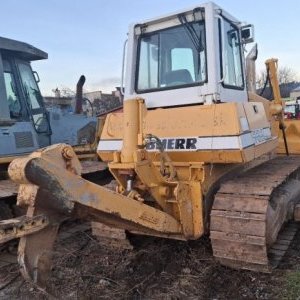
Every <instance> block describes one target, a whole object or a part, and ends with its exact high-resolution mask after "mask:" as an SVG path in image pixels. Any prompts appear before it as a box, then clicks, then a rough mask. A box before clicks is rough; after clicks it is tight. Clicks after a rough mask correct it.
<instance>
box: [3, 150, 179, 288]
mask: <svg viewBox="0 0 300 300" xmlns="http://www.w3.org/2000/svg"><path fill="white" fill-rule="evenodd" d="M66 153H67V154H68V155H66ZM79 165H80V164H79V161H78V159H77V158H76V155H75V153H74V151H73V150H72V148H71V147H69V146H67V145H63V144H60V145H55V146H51V147H48V148H45V149H43V150H41V151H40V152H36V153H33V154H32V155H31V156H30V157H28V158H23V159H17V160H15V161H13V162H12V163H11V165H10V167H9V174H10V177H11V178H12V179H13V180H14V181H16V182H18V183H20V184H21V187H20V192H19V195H18V203H19V205H24V204H26V205H28V206H29V208H28V212H27V216H28V217H32V216H35V215H40V214H43V215H46V216H47V218H48V220H49V225H48V226H47V227H46V228H44V229H43V230H42V231H40V232H37V233H34V234H32V235H30V236H26V237H23V238H22V239H21V242H20V246H19V262H20V264H21V267H22V272H23V274H24V276H25V277H26V278H30V279H31V280H33V281H34V282H36V283H38V284H39V285H42V286H43V285H45V280H46V278H47V273H48V272H49V270H50V268H51V264H50V259H51V250H52V247H53V243H54V240H55V237H56V234H57V229H58V227H59V224H60V222H61V221H62V220H64V219H65V217H66V216H70V214H73V215H77V216H79V217H81V218H85V219H88V220H91V221H97V222H101V223H103V224H106V225H109V226H113V227H116V228H122V229H127V230H132V231H139V232H142V233H145V234H151V233H152V234H155V233H158V234H161V233H163V234H164V235H166V236H172V237H174V238H176V237H177V236H182V229H181V225H180V223H179V222H178V221H177V220H176V219H175V218H173V217H172V216H170V215H169V214H167V213H165V212H163V211H161V210H159V209H156V208H154V207H151V206H149V205H146V204H144V203H142V202H140V201H137V200H134V199H132V198H128V197H126V196H124V195H121V194H118V193H116V192H114V191H111V190H108V189H106V188H104V187H101V186H99V185H96V184H94V183H92V182H89V181H87V180H84V179H83V178H82V177H81V176H79V172H80V170H79V168H78V166H79Z"/></svg>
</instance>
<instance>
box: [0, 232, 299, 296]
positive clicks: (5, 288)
mask: <svg viewBox="0 0 300 300" xmlns="http://www.w3.org/2000/svg"><path fill="white" fill-rule="evenodd" d="M133 243H134V245H135V248H134V250H122V249H115V248H114V249H112V248H111V247H109V246H107V245H105V244H101V243H99V241H98V240H97V239H95V238H94V237H93V236H92V235H91V232H90V231H89V230H88V231H81V232H76V233H74V234H73V235H71V236H70V237H68V238H67V239H64V240H61V241H59V242H58V243H57V244H56V246H55V252H54V269H53V271H52V274H51V277H50V279H49V286H48V292H45V291H40V290H38V289H37V288H36V287H35V286H33V285H31V284H29V283H27V282H25V281H24V280H23V279H22V278H21V276H19V271H18V266H17V264H14V263H11V264H8V265H6V266H5V267H1V268H0V299H187V298H189V299H282V298H283V296H282V295H283V293H284V287H285V279H286V275H287V274H289V273H290V272H292V270H297V269H300V254H299V253H300V252H299V250H300V233H298V234H297V236H296V239H295V241H294V242H293V244H292V246H291V247H290V249H289V251H288V253H287V255H286V257H285V259H284V260H283V262H282V263H281V264H280V266H279V268H278V269H276V270H275V271H274V272H273V273H272V274H258V273H253V272H249V271H235V270H231V269H229V268H226V267H222V266H220V265H219V264H217V263H216V262H215V261H214V259H213V258H212V251H211V247H210V243H209V240H208V239H207V238H206V239H205V238H203V239H201V240H200V241H197V242H190V243H185V242H178V241H170V240H164V239H155V238H149V237H146V238H140V237H139V238H134V239H133Z"/></svg>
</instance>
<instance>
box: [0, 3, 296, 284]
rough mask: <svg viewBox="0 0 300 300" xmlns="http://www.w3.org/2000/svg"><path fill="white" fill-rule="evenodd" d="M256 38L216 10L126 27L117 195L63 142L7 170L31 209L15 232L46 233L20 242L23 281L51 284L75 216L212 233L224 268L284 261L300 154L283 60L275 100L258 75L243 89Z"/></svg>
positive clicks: (147, 229)
mask: <svg viewBox="0 0 300 300" xmlns="http://www.w3.org/2000/svg"><path fill="white" fill-rule="evenodd" d="M249 42H253V27H252V26H251V25H243V24H242V23H241V22H239V21H238V20H237V19H236V18H234V17H233V16H232V15H230V14H229V13H227V12H226V11H225V10H224V9H222V8H221V7H219V6H217V5H216V4H214V3H211V2H210V3H205V4H202V5H199V6H196V7H194V8H192V9H188V10H183V11H180V12H177V13H175V14H169V15H165V16H162V17H159V18H156V19H151V20H148V21H145V22H138V23H136V24H134V25H132V26H131V27H130V28H129V35H128V43H127V65H126V80H125V101H124V111H123V112H118V113H111V114H108V116H107V117H106V119H105V123H104V126H103V128H102V130H101V135H100V141H99V144H98V150H97V152H98V155H99V157H100V158H101V159H102V160H103V161H106V162H107V163H108V167H109V170H110V172H111V174H112V175H113V177H114V178H115V180H116V182H117V187H116V190H115V191H112V190H109V189H107V188H105V187H103V186H100V185H97V184H94V183H91V182H89V181H87V180H85V179H84V178H82V177H81V176H80V173H81V165H80V162H79V160H78V158H77V156H76V154H75V152H74V150H73V149H72V147H70V146H68V145H66V144H58V145H53V146H50V147H46V148H44V149H42V150H40V151H37V152H34V153H33V154H31V155H30V156H28V157H26V158H20V159H16V160H14V161H13V162H12V163H11V164H10V167H9V175H10V177H11V178H12V179H13V180H14V181H15V182H17V183H19V184H21V186H20V189H19V194H18V204H19V205H21V206H25V207H27V216H26V219H25V223H23V225H22V226H23V227H22V228H20V227H18V226H16V227H14V230H15V232H18V230H20V231H22V230H23V228H24V226H25V227H26V226H28V227H30V226H31V225H32V224H33V223H35V222H36V223H37V222H39V224H40V225H41V228H40V229H39V230H37V231H36V232H32V233H31V234H28V235H24V236H23V237H21V239H20V243H19V250H18V253H19V258H18V261H19V264H20V267H21V271H22V274H23V275H24V276H25V277H26V278H28V279H31V280H33V281H35V282H37V283H38V284H40V285H42V286H43V285H45V284H46V280H47V276H48V273H49V271H50V269H51V268H50V267H51V249H52V247H53V243H54V241H55V238H56V235H57V230H58V228H59V225H60V223H61V222H62V221H63V220H64V219H65V218H68V217H69V216H70V215H75V216H77V217H79V218H83V219H88V220H92V221H96V222H100V223H103V224H105V225H108V226H111V227H116V228H120V229H125V230H127V231H129V232H131V233H134V234H141V235H153V236H158V237H165V238H170V239H179V240H196V239H199V238H201V237H202V236H203V235H205V234H209V235H210V239H211V243H212V248H213V255H214V257H215V258H216V259H217V260H218V261H219V262H220V263H221V264H223V265H226V266H230V267H233V268H237V269H250V270H255V271H263V272H270V271H271V270H272V268H273V267H276V266H277V265H278V263H279V262H280V259H281V258H282V256H283V255H284V253H285V251H286V250H287V248H288V246H289V244H290V242H291V241H292V239H293V236H294V234H295V233H296V230H297V228H296V227H295V224H294V222H293V221H294V220H298V219H299V204H298V203H299V201H300V197H299V196H300V184H299V183H300V182H299V171H300V156H298V155H290V153H289V148H288V140H289V137H288V136H286V132H285V124H284V117H283V115H284V114H283V103H282V101H281V98H280V93H276V91H277V92H278V83H277V77H276V67H277V62H276V60H274V59H272V60H269V61H268V62H267V66H268V72H269V74H270V80H271V84H272V88H273V91H274V96H275V99H274V101H267V100H266V99H264V98H262V97H260V96H259V95H257V94H255V93H254V92H253V91H252V92H251V79H250V76H247V79H248V84H246V63H245V59H244V55H243V50H244V47H245V45H246V44H247V43H249ZM254 58H255V52H254V55H252V57H250V60H249V62H250V61H251V60H252V61H254ZM252 79H253V77H252ZM254 82H255V80H254ZM252 86H253V80H252ZM247 87H248V88H249V90H248V88H247ZM281 135H282V137H283V138H282V139H280V143H283V145H284V154H282V155H277V154H276V151H277V149H278V143H279V136H281ZM297 154H298V153H297ZM26 222H27V223H26ZM4 237H5V232H4V233H3V238H4ZM158 255H159V253H158Z"/></svg>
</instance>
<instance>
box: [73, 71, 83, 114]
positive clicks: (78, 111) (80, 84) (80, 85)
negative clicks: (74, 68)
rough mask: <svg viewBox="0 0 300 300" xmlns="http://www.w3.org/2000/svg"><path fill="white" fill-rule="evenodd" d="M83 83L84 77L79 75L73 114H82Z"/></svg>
mask: <svg viewBox="0 0 300 300" xmlns="http://www.w3.org/2000/svg"><path fill="white" fill-rule="evenodd" d="M84 83H85V76H84V75H81V76H80V78H79V80H78V82H77V85H76V98H75V99H76V105H75V114H81V113H82V102H83V91H82V89H83V85H84Z"/></svg>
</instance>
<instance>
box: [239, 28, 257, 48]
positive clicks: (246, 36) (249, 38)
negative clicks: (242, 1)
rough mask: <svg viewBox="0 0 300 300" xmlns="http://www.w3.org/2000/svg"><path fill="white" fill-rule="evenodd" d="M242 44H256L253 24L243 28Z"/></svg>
mask: <svg viewBox="0 0 300 300" xmlns="http://www.w3.org/2000/svg"><path fill="white" fill-rule="evenodd" d="M241 35H242V43H243V44H249V43H253V42H254V26H253V25H251V24H248V25H245V26H242V27H241Z"/></svg>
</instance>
